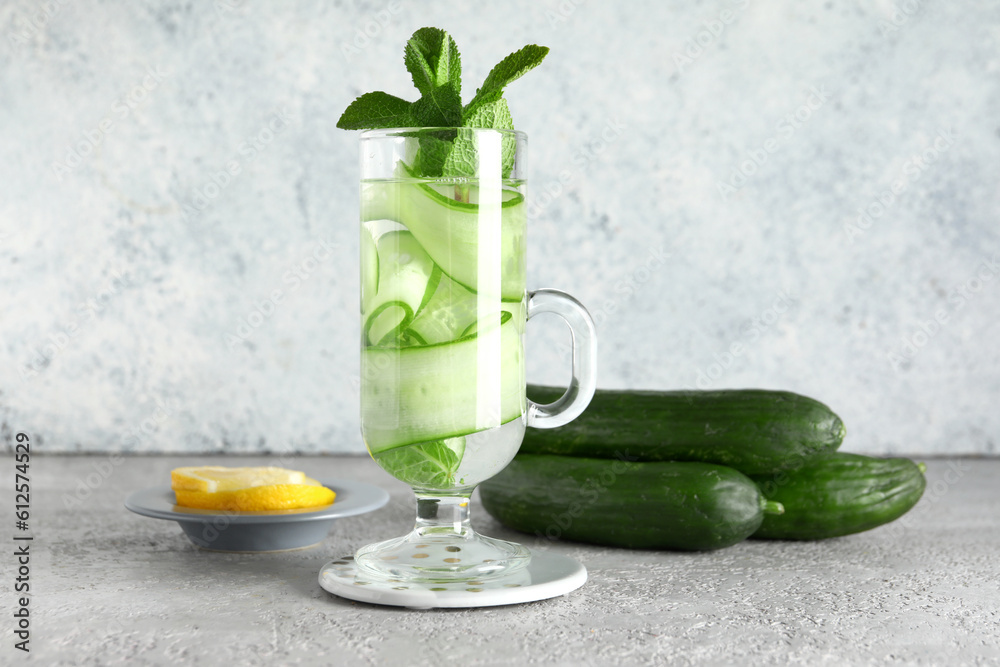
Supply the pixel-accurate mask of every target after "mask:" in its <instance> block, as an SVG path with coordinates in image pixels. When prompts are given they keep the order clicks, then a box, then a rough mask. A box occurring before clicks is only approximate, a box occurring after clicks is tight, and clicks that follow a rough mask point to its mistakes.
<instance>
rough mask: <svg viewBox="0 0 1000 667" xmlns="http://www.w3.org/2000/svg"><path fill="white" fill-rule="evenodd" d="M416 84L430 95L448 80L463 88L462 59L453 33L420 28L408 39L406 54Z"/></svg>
mask: <svg viewBox="0 0 1000 667" xmlns="http://www.w3.org/2000/svg"><path fill="white" fill-rule="evenodd" d="M403 62H404V63H405V64H406V69H407V70H409V72H410V75H411V76H413V85H414V86H416V87H417V90H419V91H420V94H421V95H430V94H432V93H433V91H434V90H435V89H436V88H438V87H439V86H442V85H444V84H446V83H450V84H451V85H452V86H453V87H454V88H455V92H457V93H461V91H462V60H461V57H460V56H459V53H458V47H457V46H456V45H455V40H454V39H452V38H451V35H449V34H448V33H446V32H445V31H444V30H441V29H440V28H421V29H420V30H417V31H416V32H415V33H413V36H412V37H410V39H409V41H408V42H407V43H406V52H405V53H404V55H403Z"/></svg>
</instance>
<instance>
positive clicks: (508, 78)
mask: <svg viewBox="0 0 1000 667" xmlns="http://www.w3.org/2000/svg"><path fill="white" fill-rule="evenodd" d="M548 53H549V47H547V46H538V45H537V44H529V45H527V46H525V47H524V48H523V49H520V50H519V51H515V52H514V53H512V54H510V55H509V56H507V57H506V58H504V59H503V60H501V61H500V62H499V63H497V65H496V66H495V67H494V68H493V69H492V70H490V73H489V74H488V75H487V76H486V81H484V82H483V85H482V87H481V88H479V90H477V91H476V96H475V97H473V98H472V101H471V102H469V104H468V106H466V108H465V113H469V112H470V111H472V112H474V111H475V110H476V108H477V107H479V106H480V105H482V104H484V103H486V102H487V101H488V100H489V96H490V95H491V94H492V93H497V92H499V91H502V90H503V89H504V88H505V87H506V86H507V85H508V84H510V83H511V82H512V81H515V80H517V79H519V78H521V77H522V76H523V75H524V74H525V72H527V71H529V70H531V69H534V68H535V67H537V66H538V65H540V64H541V62H542V60H544V59H545V56H546V55H548Z"/></svg>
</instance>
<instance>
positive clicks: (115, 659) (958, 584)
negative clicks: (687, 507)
mask: <svg viewBox="0 0 1000 667" xmlns="http://www.w3.org/2000/svg"><path fill="white" fill-rule="evenodd" d="M198 461H199V459H193V458H192V457H185V458H179V457H152V458H128V459H124V460H120V461H118V462H117V463H116V462H110V461H109V460H108V458H107V457H46V456H40V455H35V456H34V457H33V458H32V467H31V471H32V478H33V479H32V505H33V507H32V525H31V528H32V532H33V534H34V535H35V540H34V542H33V543H32V544H33V546H32V560H31V584H32V593H33V597H32V599H31V603H30V608H31V622H32V625H31V643H30V646H31V649H32V650H31V654H30V658H29V659H30V661H31V662H32V663H33V664H39V665H106V664H128V665H144V664H152V665H160V664H163V665H166V664H184V665H214V664H226V665H241V666H242V665H313V664H316V665H321V664H337V665H435V666H438V665H451V664H455V665H521V664H544V665H567V666H569V665H573V666H576V665H662V664H667V663H668V662H669V663H670V664H676V665H688V664H750V663H752V664H774V665H784V664H789V663H794V664H809V665H817V664H838V665H839V664H844V663H850V664H885V663H892V664H928V665H931V664H998V663H1000V631H998V627H1000V557H998V554H1000V489H998V487H997V480H998V479H1000V460H974V459H973V460H969V459H967V460H953V461H949V460H930V461H928V482H929V483H928V489H927V493H926V494H925V496H924V498H923V499H922V500H921V502H920V504H919V505H918V506H917V507H916V508H915V509H914V510H913V511H912V512H911V513H910V514H909V515H908V516H907V518H906V520H905V521H900V522H897V523H896V524H893V525H890V526H884V527H882V528H879V529H876V530H874V531H870V532H868V533H862V534H859V535H854V536H850V537H846V538H840V539H835V540H828V541H825V542H816V543H778V542H755V541H748V542H744V543H742V544H739V545H736V546H734V547H731V548H729V549H724V550H722V551H717V552H713V553H701V554H683V553H669V552H655V551H641V552H639V551H627V550H619V549H605V548H599V547H589V546H585V545H579V544H570V543H546V542H545V541H544V540H540V539H536V538H533V537H530V536H525V535H520V534H517V533H513V532H511V531H508V530H505V529H504V528H502V527H501V526H500V525H499V524H497V523H496V522H495V521H494V520H493V519H492V518H490V517H489V516H488V515H487V514H486V513H485V512H484V511H482V508H481V507H479V506H478V504H477V505H476V506H475V507H474V510H473V512H474V513H473V523H474V524H475V525H476V526H477V528H478V529H480V530H482V531H483V532H486V533H488V534H492V535H497V536H500V537H507V538H515V539H519V540H521V541H522V542H523V543H525V544H527V545H528V546H529V547H531V548H534V549H553V550H556V551H559V552H561V553H565V554H568V555H570V556H572V557H574V558H578V559H580V560H581V561H583V562H584V563H585V564H586V566H587V568H588V569H589V571H590V580H589V581H588V583H587V584H586V585H585V586H584V587H583V588H582V589H580V590H578V591H576V592H575V593H572V594H570V595H569V596H566V597H561V598H556V599H553V600H548V601H543V602H536V603H532V604H527V605H520V606H510V607H496V608H487V609H479V610H453V611H420V612H417V611H408V610H401V609H396V608H387V607H376V606H370V605H365V604H360V603H354V602H350V601H347V600H342V599H339V598H336V597H334V596H331V595H329V594H328V593H326V592H325V591H323V590H322V589H321V588H320V587H319V585H318V584H317V572H318V570H319V568H320V566H321V565H322V564H323V563H324V562H325V561H326V560H327V559H329V558H330V557H332V556H337V555H341V554H346V553H349V552H352V551H353V550H354V549H356V548H358V547H359V546H361V545H363V544H365V543H368V542H370V541H374V540H376V539H380V538H386V537H390V536H395V535H397V534H401V533H402V532H403V531H404V530H407V529H408V528H409V527H410V524H411V522H412V517H411V512H412V507H411V496H410V495H409V490H408V488H407V487H405V486H403V485H402V484H400V483H399V482H396V481H395V480H393V479H392V478H390V477H388V476H387V475H386V474H384V473H383V472H382V471H381V470H379V469H378V467H377V466H376V465H375V464H374V463H372V462H371V461H370V460H369V459H367V458H363V457H340V458H296V459H288V460H285V461H284V462H283V463H284V464H285V465H287V466H288V467H297V468H299V469H303V470H309V471H310V472H312V473H313V474H315V475H320V476H328V477H352V478H356V479H361V480H365V481H369V482H373V483H376V484H379V485H381V486H383V487H384V488H386V489H388V490H389V491H390V492H391V493H392V500H391V501H390V503H389V505H388V506H386V507H385V508H383V509H381V510H378V511H377V512H375V513H372V514H369V515H366V516H363V517H355V518H351V519H345V520H342V521H340V522H339V523H338V525H337V526H336V528H335V529H334V531H333V533H332V534H331V535H330V537H329V538H328V539H327V540H326V542H324V543H323V544H322V545H320V546H318V547H314V548H311V549H306V550H301V551H295V552H288V553H276V554H261V555H237V554H222V553H213V552H208V551H202V550H199V549H197V548H195V547H194V546H192V544H191V543H190V542H188V540H187V538H186V537H184V535H183V534H182V533H181V531H180V528H179V527H178V526H177V524H175V523H173V522H167V521H157V520H153V519H147V518H144V517H141V516H138V515H135V514H132V513H131V512H128V511H127V510H125V508H124V507H123V504H122V503H123V501H124V498H125V496H126V495H128V493H129V492H131V491H133V490H136V489H139V488H143V487H145V486H152V485H155V484H163V483H165V480H167V479H168V474H169V471H170V469H171V468H173V467H176V466H179V465H191V464H193V463H197V462H198ZM200 461H202V462H204V463H205V464H211V463H215V464H220V463H222V464H225V465H261V464H266V463H272V464H273V462H274V460H273V459H267V458H263V457H246V458H238V459H234V458H226V459H221V458H218V457H216V458H209V457H206V458H203V459H200ZM8 463H11V461H10V459H9V458H8ZM109 465H110V467H111V470H110V473H109V474H107V475H106V476H101V475H100V474H98V475H97V476H94V475H93V474H92V473H95V472H96V471H97V470H98V469H101V468H103V469H104V470H105V471H108V469H109V468H108V466H109ZM4 476H5V477H10V476H8V475H7V474H6V473H5V475H4ZM88 476H90V481H91V482H94V481H96V480H98V479H103V481H101V482H100V483H99V484H98V485H97V486H96V488H93V489H89V487H87V486H86V485H87V478H88ZM105 477H106V478H105ZM5 486H7V489H6V490H5V493H8V494H10V492H11V489H10V486H9V485H5ZM86 490H89V491H90V493H89V495H87V493H86ZM74 491H78V492H79V494H80V495H86V496H87V497H86V499H84V500H83V501H82V502H81V503H79V505H78V506H77V507H75V508H73V509H67V508H66V505H65V503H66V497H65V495H66V493H72V492H74ZM12 501H13V497H12V495H10V497H9V498H8V504H7V507H11V506H12V504H13V502H12ZM8 516H10V515H9V514H8ZM637 520H641V517H637ZM7 539H8V540H10V537H8V538H7ZM12 560H13V559H12V558H10V557H8V558H5V559H4V573H5V574H4V579H5V581H4V582H3V584H4V586H5V587H6V586H8V584H9V581H10V580H12V579H13V576H14V575H13V572H14V568H13V567H9V565H10V564H11V563H12ZM13 599H14V594H13V593H12V592H10V591H9V590H8V592H7V593H6V594H5V595H4V604H5V611H4V613H3V618H4V619H5V620H4V622H3V626H4V627H3V637H4V640H3V643H4V646H3V648H2V649H0V656H2V657H0V664H20V663H21V662H25V657H26V656H25V655H24V654H23V653H21V652H20V651H16V650H14V648H13V643H14V639H13V638H12V635H11V631H10V630H11V627H10V626H11V623H12V621H11V615H10V614H9V610H10V609H11V605H12V602H13Z"/></svg>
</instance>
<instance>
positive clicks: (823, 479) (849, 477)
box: [753, 452, 927, 540]
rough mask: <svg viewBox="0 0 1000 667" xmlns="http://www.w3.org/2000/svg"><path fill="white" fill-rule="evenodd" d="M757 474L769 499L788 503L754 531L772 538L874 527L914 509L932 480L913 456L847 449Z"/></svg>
mask: <svg viewBox="0 0 1000 667" xmlns="http://www.w3.org/2000/svg"><path fill="white" fill-rule="evenodd" d="M753 480H754V481H755V482H756V483H757V485H758V486H759V487H760V489H761V492H762V493H763V494H764V495H765V496H766V497H767V498H768V499H769V500H777V501H778V502H780V503H782V504H783V505H784V506H785V513H784V514H782V515H780V516H777V515H768V516H766V517H765V518H764V521H763V523H762V524H761V526H760V528H759V529H758V530H757V532H756V533H754V534H753V537H754V538H759V539H770V540H821V539H825V538H828V537H840V536H841V535H851V534H853V533H860V532H862V531H865V530H870V529H872V528H875V527H877V526H881V525H883V524H886V523H889V522H890V521H895V520H896V519H898V518H899V517H901V516H903V515H904V514H906V513H907V512H908V511H910V509H911V508H913V506H914V505H916V504H917V501H919V500H920V497H921V496H922V495H923V493H924V488H925V487H926V485H927V481H926V479H925V478H924V475H923V472H921V470H920V467H919V466H918V465H917V464H916V463H914V462H913V461H911V460H909V459H905V458H885V459H882V458H872V457H870V456H862V455H860V454H848V453H845V452H835V453H832V454H828V455H826V456H824V457H822V458H820V459H817V460H815V461H812V462H811V463H808V464H806V465H804V466H802V467H801V468H798V469H797V470H791V469H789V470H787V471H785V472H782V473H777V474H773V475H763V476H755V477H753Z"/></svg>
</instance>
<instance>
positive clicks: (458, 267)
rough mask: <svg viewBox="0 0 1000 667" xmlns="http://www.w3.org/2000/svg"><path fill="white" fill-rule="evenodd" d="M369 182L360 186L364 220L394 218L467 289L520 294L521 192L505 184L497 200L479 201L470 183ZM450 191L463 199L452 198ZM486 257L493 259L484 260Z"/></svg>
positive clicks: (512, 296)
mask: <svg viewBox="0 0 1000 667" xmlns="http://www.w3.org/2000/svg"><path fill="white" fill-rule="evenodd" d="M372 185H373V186H374V187H368V188H366V189H365V191H364V192H363V201H362V205H361V211H362V215H363V216H364V219H365V220H380V219H385V218H389V219H394V220H398V221H399V222H400V223H402V224H403V225H405V227H406V228H407V229H408V230H410V232H412V234H413V236H414V237H415V238H416V239H417V240H418V241H419V242H420V245H421V246H423V248H424V250H426V252H427V254H428V255H430V257H431V258H432V259H433V261H434V263H436V264H437V265H438V266H440V267H441V270H442V271H444V272H445V273H446V274H447V275H448V276H449V277H450V278H451V279H452V280H454V281H456V282H458V283H460V284H461V285H462V286H464V287H465V288H467V289H469V290H471V291H473V292H479V293H486V294H487V295H488V296H490V297H493V296H496V297H498V298H503V299H505V300H516V299H521V298H522V296H523V295H524V290H525V264H524V242H525V240H524V235H525V227H526V223H527V212H526V211H527V209H526V207H525V204H524V196H523V195H522V194H521V193H519V192H517V191H514V190H506V189H505V190H503V191H502V193H501V201H500V202H493V203H481V202H480V191H479V188H478V187H477V186H475V185H442V184H440V183H435V184H428V183H420V182H417V181H391V182H390V181H386V182H379V183H377V184H374V183H373V184H372ZM456 192H458V193H459V195H460V196H461V197H463V198H465V197H468V201H456V200H455V199H454V194H455V193H456ZM449 193H450V194H451V195H452V196H449ZM498 245H499V248H500V251H499V259H497V258H496V257H497V246H498ZM480 248H482V250H483V255H482V256H480V252H479V250H480ZM487 260H489V261H490V262H494V263H495V265H494V266H487V265H486V264H485V262H486V261H487ZM484 281H488V282H485V283H484ZM481 283H484V284H481ZM495 292H499V294H495Z"/></svg>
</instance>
